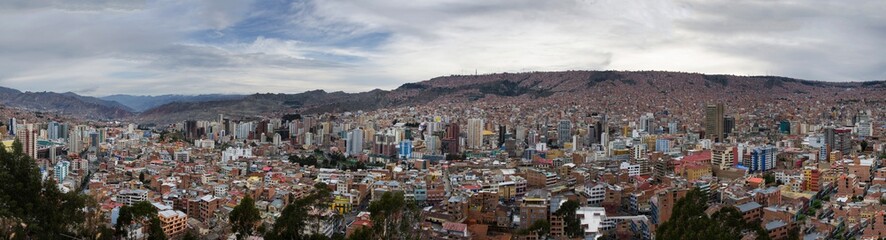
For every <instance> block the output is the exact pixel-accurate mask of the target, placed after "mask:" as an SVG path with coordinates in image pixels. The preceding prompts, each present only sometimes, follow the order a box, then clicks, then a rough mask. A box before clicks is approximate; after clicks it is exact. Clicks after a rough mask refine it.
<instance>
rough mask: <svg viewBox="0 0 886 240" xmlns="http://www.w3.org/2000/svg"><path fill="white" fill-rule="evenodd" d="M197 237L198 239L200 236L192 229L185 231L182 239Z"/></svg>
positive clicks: (192, 239)
mask: <svg viewBox="0 0 886 240" xmlns="http://www.w3.org/2000/svg"><path fill="white" fill-rule="evenodd" d="M198 239H200V238H199V237H198V236H197V234H196V233H194V232H193V231H188V232H186V233H185V236H183V237H182V240H198Z"/></svg>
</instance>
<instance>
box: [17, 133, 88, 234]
mask: <svg viewBox="0 0 886 240" xmlns="http://www.w3.org/2000/svg"><path fill="white" fill-rule="evenodd" d="M0 182H2V184H0V236H3V237H5V238H11V239H58V238H62V235H66V236H79V234H80V233H84V232H95V231H96V229H97V227H96V226H88V225H86V224H83V223H84V222H85V221H86V218H85V216H86V213H87V212H88V211H94V208H88V209H87V208H85V203H87V200H88V197H87V196H85V195H82V194H78V193H77V192H75V191H71V192H67V193H62V192H61V191H60V190H59V188H58V186H57V183H56V182H55V181H53V180H47V181H43V180H42V177H41V175H40V173H39V171H38V169H37V166H36V164H35V161H34V159H31V157H29V156H28V155H26V154H24V151H23V149H22V144H21V142H19V141H18V140H16V141H14V142H13V144H12V151H11V152H10V151H7V150H6V147H5V146H3V145H2V144H0ZM84 209H85V210H87V211H84Z"/></svg>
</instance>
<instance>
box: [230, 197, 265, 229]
mask: <svg viewBox="0 0 886 240" xmlns="http://www.w3.org/2000/svg"><path fill="white" fill-rule="evenodd" d="M229 219H230V221H231V228H232V229H231V230H232V231H234V232H235V233H237V239H244V238H246V237H247V236H251V235H252V234H253V233H254V232H255V226H256V223H257V222H259V221H261V213H260V212H259V211H258V209H257V208H255V200H252V198H251V197H249V195H246V197H244V198H243V200H240V204H238V205H237V206H236V207H234V210H231V215H230V217H229Z"/></svg>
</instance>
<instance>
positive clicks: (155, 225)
mask: <svg viewBox="0 0 886 240" xmlns="http://www.w3.org/2000/svg"><path fill="white" fill-rule="evenodd" d="M166 239H167V238H166V233H164V232H163V225H161V224H160V218H157V217H153V218H151V224H150V225H148V240H166Z"/></svg>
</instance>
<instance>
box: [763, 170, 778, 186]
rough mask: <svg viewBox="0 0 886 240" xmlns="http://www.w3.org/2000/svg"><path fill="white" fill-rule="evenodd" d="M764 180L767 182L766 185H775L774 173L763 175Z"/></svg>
mask: <svg viewBox="0 0 886 240" xmlns="http://www.w3.org/2000/svg"><path fill="white" fill-rule="evenodd" d="M763 180H765V181H766V185H772V184H775V175H772V173H766V174H763Z"/></svg>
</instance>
